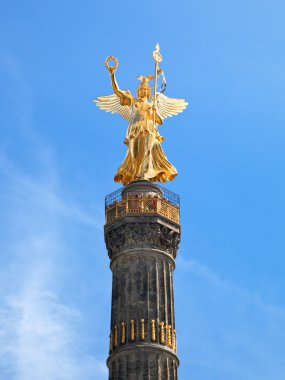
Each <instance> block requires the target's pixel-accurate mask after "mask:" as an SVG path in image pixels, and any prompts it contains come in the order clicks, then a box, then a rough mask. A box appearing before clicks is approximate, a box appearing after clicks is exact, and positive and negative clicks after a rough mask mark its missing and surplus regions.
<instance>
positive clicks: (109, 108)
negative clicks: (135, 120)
mask: <svg viewBox="0 0 285 380" xmlns="http://www.w3.org/2000/svg"><path fill="white" fill-rule="evenodd" d="M94 102H95V103H96V105H97V106H98V107H99V108H100V109H101V110H105V111H106V112H111V113H118V114H120V115H121V116H122V117H123V118H124V119H127V120H130V116H131V107H130V106H128V105H126V106H122V105H121V104H120V98H119V97H118V96H117V95H116V94H112V95H107V96H99V97H98V98H97V99H94Z"/></svg>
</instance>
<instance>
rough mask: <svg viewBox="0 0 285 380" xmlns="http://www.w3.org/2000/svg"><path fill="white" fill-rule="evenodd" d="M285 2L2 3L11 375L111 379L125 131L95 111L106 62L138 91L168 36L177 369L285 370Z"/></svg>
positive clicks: (4, 237)
mask: <svg viewBox="0 0 285 380" xmlns="http://www.w3.org/2000/svg"><path fill="white" fill-rule="evenodd" d="M284 12H285V4H284V2H283V1H277V0H273V1H270V2H269V1H257V0H247V1H245V0H240V1H225V0H218V1H209V0H208V1H206V0H203V1H195V2H194V1H192V0H191V1H186V0H185V1H180V0H177V1H175V2H174V1H173V2H172V1H171V2H170V1H156V2H155V4H153V2H151V1H149V0H146V1H144V2H143V3H136V2H133V1H132V2H131V1H127V2H115V1H112V0H111V1H109V2H106V3H103V2H99V1H90V0H86V1H84V2H79V1H78V2H77V1H65V0H62V1H54V0H52V1H48V2H43V1H41V2H39V1H31V0H27V1H25V2H21V1H14V2H2V3H1V5H0V20H1V22H0V78H1V86H0V97H1V101H0V110H1V123H0V131H1V139H0V202H1V206H0V216H1V218H0V259H1V268H0V374H1V379H3V380H10V379H13V380H14V379H15V380H39V379H41V380H45V379H49V380H50V379H55V380H65V379H66V380H79V379H80V380H81V379H85V380H89V379H90V380H91V379H96V380H104V379H107V371H106V367H105V359H106V357H107V350H108V334H109V318H110V299H111V292H110V289H111V272H110V270H109V263H108V257H107V253H106V250H105V246H104V240H103V224H104V196H105V195H106V194H108V193H110V192H112V191H114V190H115V189H117V188H118V187H119V186H118V184H115V183H114V182H113V175H114V172H115V171H116V169H117V167H118V166H119V164H120V163H121V161H122V159H123V157H124V155H125V146H124V145H123V143H122V142H123V140H124V134H125V131H126V123H125V121H124V120H122V119H120V118H119V116H111V115H109V114H106V113H104V112H102V111H100V110H99V109H98V108H96V107H95V105H94V104H93V103H92V101H91V100H92V99H93V98H95V97H97V96H99V95H107V94H110V93H111V86H110V81H109V78H108V73H107V72H106V69H105V68H104V60H105V58H106V56H108V55H114V56H116V57H117V58H118V59H119V69H118V72H117V74H118V81H119V84H120V85H121V87H122V88H128V89H130V90H131V92H132V93H133V94H134V93H135V89H136V86H137V83H138V82H137V79H136V76H137V75H140V74H142V75H149V74H152V72H153V61H152V58H151V54H152V51H153V49H154V46H155V43H156V42H157V41H159V42H160V45H161V52H162V54H163V58H164V60H163V68H164V70H165V74H166V77H167V81H168V88H167V92H166V95H168V96H172V97H182V98H185V99H186V100H188V101H189V103H190V105H189V107H188V109H187V110H186V111H185V112H184V113H183V114H182V115H179V116H177V117H175V118H172V119H168V120H166V122H165V124H164V125H163V126H162V127H161V130H160V132H161V134H162V135H163V136H164V137H165V142H164V143H163V148H164V150H165V152H166V154H167V156H168V158H169V160H170V161H171V162H172V163H173V164H174V165H175V166H176V167H177V169H178V171H179V175H178V177H177V178H176V179H175V180H174V181H173V182H172V183H169V184H167V187H168V188H170V189H171V190H173V191H175V192H176V193H178V194H180V196H181V214H182V243H181V246H180V250H179V255H178V259H177V267H176V272H175V296H176V320H177V332H178V349H179V356H180V359H181V366H180V369H179V376H180V379H183V380H184V379H185V380H188V379H192V380H205V379H207V380H221V379H228V380H237V379H239V380H240V379H246V380H257V379H258V380H268V379H274V380H283V379H284V373H285V363H284V354H285V332H284V323H285V299H284V285H285V280H284V264H285V260H284V246H285V244H284V243H285V241H284V240H285V239H284V225H285V223H284V215H285V207H284V184H285V179H284V161H285V153H284V142H285V141H284V140H285V129H284V124H285V123H284V122H285V112H284V99H285V71H284V66H285V51H284V39H285V27H284Z"/></svg>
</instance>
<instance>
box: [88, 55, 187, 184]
mask: <svg viewBox="0 0 285 380" xmlns="http://www.w3.org/2000/svg"><path fill="white" fill-rule="evenodd" d="M158 50H159V48H158V47H157V48H156V51H155V52H154V53H153V58H154V60H155V76H152V75H149V76H146V77H144V76H139V77H138V79H139V80H140V82H141V83H140V84H139V86H138V89H137V97H134V96H132V95H131V93H130V91H129V90H120V88H119V86H118V83H117V80H116V77H115V71H116V69H117V66H118V61H117V59H116V58H114V57H111V56H110V57H108V58H107V59H106V61H105V66H106V67H107V69H108V71H109V73H110V77H111V82H112V87H113V90H114V94H112V95H108V96H99V97H98V98H97V99H95V100H94V101H95V103H96V105H97V106H98V107H99V108H100V109H102V110H105V111H106V112H111V113H118V114H120V115H121V116H122V117H123V118H124V119H126V120H128V122H129V126H128V130H127V134H126V138H125V141H124V143H125V144H126V146H127V148H128V150H127V154H126V157H125V159H124V161H123V163H122V164H121V166H120V167H119V169H118V170H117V172H116V174H115V177H114V180H115V182H121V183H122V184H123V185H126V184H128V183H130V182H132V181H137V180H149V181H153V182H165V181H166V180H169V181H171V180H172V179H173V178H174V177H175V176H176V175H177V170H176V169H175V167H174V166H173V165H172V164H171V163H170V162H169V161H168V160H167V157H166V155H165V153H164V152H163V150H162V147H161V142H162V141H163V140H164V138H163V137H162V136H161V135H160V134H159V132H158V128H157V126H158V125H162V124H163V121H164V119H166V118H167V117H171V116H173V115H177V114H178V113H180V112H182V111H183V110H184V109H185V108H186V106H187V104H188V103H187V102H186V101H185V100H184V99H174V98H168V97H167V96H165V95H164V94H163V93H162V92H156V86H157V77H158V75H159V73H161V72H162V70H161V69H159V67H158V63H159V62H160V61H161V55H160V53H159V51H158ZM110 60H112V61H114V62H115V65H114V66H109V65H108V62H109V61H110ZM152 79H154V80H155V85H154V94H153V96H152V99H151V101H149V99H150V98H151V87H150V85H149V81H150V80H152Z"/></svg>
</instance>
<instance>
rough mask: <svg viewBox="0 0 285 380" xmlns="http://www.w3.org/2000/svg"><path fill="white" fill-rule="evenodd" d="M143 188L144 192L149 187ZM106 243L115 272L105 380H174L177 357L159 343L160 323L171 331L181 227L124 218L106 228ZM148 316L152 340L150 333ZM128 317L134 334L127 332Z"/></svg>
mask: <svg viewBox="0 0 285 380" xmlns="http://www.w3.org/2000/svg"><path fill="white" fill-rule="evenodd" d="M137 186H139V184H138V185H136V187H137ZM143 186H144V191H145V189H146V187H147V186H146V184H143ZM154 186H156V185H154ZM132 189H133V187H131V188H130V189H129V190H130V191H132ZM147 191H154V190H153V189H150V190H149V189H148V190H147ZM105 241H106V246H107V250H108V254H109V257H110V260H111V270H112V272H113V287H112V313H111V331H112V334H113V344H112V347H111V348H112V349H111V351H110V356H109V358H108V361H107V364H108V367H109V379H110V380H126V379H130V380H140V379H141V380H144V379H148V380H156V379H159V380H176V379H177V367H178V364H179V361H178V358H177V356H176V354H175V350H174V347H173V346H171V344H170V345H169V347H168V346H167V344H162V342H161V341H160V339H159V337H160V328H159V324H160V323H161V322H163V323H164V324H165V326H166V325H169V326H171V329H175V316H174V295H173V271H174V268H175V262H174V260H175V257H176V254H177V249H178V245H179V241H180V226H179V225H177V224H175V223H173V222H171V221H170V220H168V219H166V218H163V217H161V216H159V215H144V214H138V215H134V216H125V217H123V218H121V219H120V220H119V221H115V222H114V223H112V224H108V225H106V226H105ZM142 319H143V320H144V333H145V336H144V339H141V320H142ZM152 320H154V321H155V339H153V336H152V334H151V333H152V328H151V323H152V322H151V321H152ZM131 321H134V332H135V337H132V334H131V323H132V322H131ZM122 322H123V323H124V324H125V341H122V334H123V329H124V327H122ZM115 326H116V329H117V331H118V335H117V340H118V342H117V345H115V344H114V339H115V337H114V331H115Z"/></svg>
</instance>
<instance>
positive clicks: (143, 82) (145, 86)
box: [137, 75, 154, 99]
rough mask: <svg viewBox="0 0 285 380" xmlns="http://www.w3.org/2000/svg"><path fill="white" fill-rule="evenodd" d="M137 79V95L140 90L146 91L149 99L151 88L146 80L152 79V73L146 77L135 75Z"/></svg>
mask: <svg viewBox="0 0 285 380" xmlns="http://www.w3.org/2000/svg"><path fill="white" fill-rule="evenodd" d="M137 78H138V80H140V81H141V83H140V85H139V87H138V89H137V96H138V97H140V95H139V94H140V92H141V91H146V93H147V98H148V99H149V98H150V95H151V88H150V85H149V84H148V82H149V81H150V80H151V79H154V76H153V75H148V76H147V77H144V76H142V75H140V76H138V77H137Z"/></svg>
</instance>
